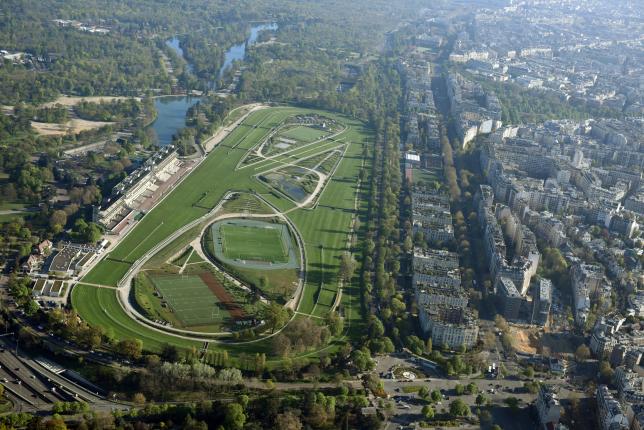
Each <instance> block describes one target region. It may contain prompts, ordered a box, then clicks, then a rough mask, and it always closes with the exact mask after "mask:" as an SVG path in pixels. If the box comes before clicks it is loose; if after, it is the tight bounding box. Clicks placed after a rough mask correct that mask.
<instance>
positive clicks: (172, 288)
mask: <svg viewBox="0 0 644 430" xmlns="http://www.w3.org/2000/svg"><path fill="white" fill-rule="evenodd" d="M150 279H151V280H152V283H153V284H154V286H155V288H156V289H157V290H158V291H159V293H161V296H162V300H165V301H166V302H167V303H168V305H169V306H170V307H171V308H172V310H173V311H174V313H175V315H176V316H177V318H178V319H179V320H181V322H183V324H184V325H185V326H194V325H203V324H214V323H219V322H221V320H222V319H223V317H224V316H226V317H227V316H228V312H227V311H226V310H225V309H222V307H221V306H220V304H219V300H217V297H216V296H215V295H214V294H213V292H212V291H210V289H209V288H208V285H206V283H205V282H203V281H202V280H201V278H200V277H199V276H195V275H183V276H151V277H150ZM224 314H226V315H224Z"/></svg>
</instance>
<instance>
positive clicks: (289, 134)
mask: <svg viewBox="0 0 644 430" xmlns="http://www.w3.org/2000/svg"><path fill="white" fill-rule="evenodd" d="M328 134H329V133H327V132H326V131H324V130H320V129H317V128H312V127H307V126H305V125H298V126H296V127H293V128H290V129H288V130H286V131H284V132H281V133H279V134H278V136H279V137H285V138H287V139H293V140H298V141H300V142H304V143H309V142H314V141H316V140H318V139H321V138H322V137H324V136H326V135H328Z"/></svg>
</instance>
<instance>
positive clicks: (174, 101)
mask: <svg viewBox="0 0 644 430" xmlns="http://www.w3.org/2000/svg"><path fill="white" fill-rule="evenodd" d="M198 101H199V97H187V96H169V97H157V98H156V99H154V107H155V109H156V110H157V119H156V120H155V121H154V122H153V123H152V129H153V130H154V132H155V133H156V135H157V139H158V143H159V146H166V145H169V144H171V143H172V136H174V135H175V134H176V133H177V132H178V131H179V130H180V129H182V128H183V127H185V126H186V113H187V112H188V109H190V107H192V106H194V105H195V104H196V103H197V102H198Z"/></svg>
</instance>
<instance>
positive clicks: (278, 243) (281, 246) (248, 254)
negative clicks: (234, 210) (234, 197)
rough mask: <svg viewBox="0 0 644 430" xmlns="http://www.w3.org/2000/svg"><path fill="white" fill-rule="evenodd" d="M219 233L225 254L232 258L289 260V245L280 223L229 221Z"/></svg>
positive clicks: (272, 260) (280, 261) (220, 228)
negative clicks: (284, 237)
mask: <svg viewBox="0 0 644 430" xmlns="http://www.w3.org/2000/svg"><path fill="white" fill-rule="evenodd" d="M219 234H220V237H221V245H222V246H221V247H222V251H223V254H224V256H225V257H226V258H229V259H231V260H250V261H269V262H272V263H285V262H287V261H288V245H287V244H286V243H285V241H284V239H283V234H284V231H283V227H282V226H281V225H279V224H277V225H274V224H269V223H261V224H258V223H253V224H246V223H244V222H241V221H239V222H235V223H233V222H228V223H225V224H222V225H221V226H220V227H219Z"/></svg>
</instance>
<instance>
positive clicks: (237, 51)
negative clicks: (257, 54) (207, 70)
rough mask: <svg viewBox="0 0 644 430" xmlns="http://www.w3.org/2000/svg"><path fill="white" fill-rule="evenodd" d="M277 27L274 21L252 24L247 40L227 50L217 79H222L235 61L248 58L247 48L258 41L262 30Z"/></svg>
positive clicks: (271, 29) (272, 29)
mask: <svg viewBox="0 0 644 430" xmlns="http://www.w3.org/2000/svg"><path fill="white" fill-rule="evenodd" d="M277 29H278V25H277V23H274V22H273V23H271V24H260V25H254V26H252V27H251V28H250V36H249V37H248V39H246V42H244V43H240V44H239V45H233V46H231V47H230V49H228V51H226V54H225V55H224V64H223V65H222V66H221V69H219V73H218V75H217V79H218V80H219V79H221V77H222V76H223V75H224V73H226V71H227V70H228V69H230V68H231V67H232V65H233V63H234V62H235V61H240V60H243V59H244V58H246V48H247V47H249V46H252V45H254V44H255V43H256V42H257V38H258V37H259V34H260V33H261V32H262V31H275V30H277Z"/></svg>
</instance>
